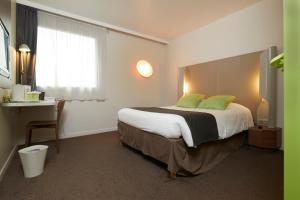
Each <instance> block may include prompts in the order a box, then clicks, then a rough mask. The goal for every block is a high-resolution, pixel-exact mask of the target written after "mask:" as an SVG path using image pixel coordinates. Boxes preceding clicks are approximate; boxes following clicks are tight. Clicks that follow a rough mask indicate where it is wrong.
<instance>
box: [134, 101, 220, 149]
mask: <svg viewBox="0 0 300 200" xmlns="http://www.w3.org/2000/svg"><path fill="white" fill-rule="evenodd" d="M132 109H135V110H141V111H146V112H157V113H166V114H175V115H179V116H182V117H183V118H184V119H185V121H186V123H187V125H188V126H189V128H190V130H191V134H192V138H193V142H194V146H198V145H200V144H203V143H205V142H210V141H215V140H217V139H218V138H219V133H218V127H217V121H216V119H215V117H214V116H213V115H212V114H209V113H204V112H191V111H182V110H171V109H166V108H158V107H133V108H132Z"/></svg>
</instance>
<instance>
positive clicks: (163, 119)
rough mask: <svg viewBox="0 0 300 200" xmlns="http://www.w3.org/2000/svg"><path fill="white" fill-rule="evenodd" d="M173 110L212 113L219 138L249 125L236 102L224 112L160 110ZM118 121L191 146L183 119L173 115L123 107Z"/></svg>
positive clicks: (246, 111) (247, 113) (248, 116)
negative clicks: (182, 141) (180, 139)
mask: <svg viewBox="0 0 300 200" xmlns="http://www.w3.org/2000/svg"><path fill="white" fill-rule="evenodd" d="M163 108H166V109H173V110H186V111H194V112H205V113H210V114H212V115H213V116H214V117H215V118H216V121H217V126H218V132H219V138H220V139H224V138H228V137H230V136H232V135H234V134H237V133H240V132H242V131H244V130H247V129H248V128H249V127H252V126H253V118H252V115H251V111H250V110H249V109H248V108H246V107H244V106H242V105H240V104H237V103H231V104H229V106H228V107H227V108H226V110H211V109H199V108H181V107H176V106H168V107H163ZM118 117H119V120H120V121H122V122H124V123H126V124H129V125H131V126H134V127H136V128H139V129H142V130H144V131H148V132H152V133H155V134H158V135H161V136H164V137H166V138H180V137H181V136H182V138H183V139H184V141H185V142H186V144H187V145H188V146H189V147H193V146H194V143H193V139H192V135H191V131H190V129H189V127H188V125H187V123H186V121H185V119H184V118H183V117H181V116H179V115H175V114H165V113H155V112H146V111H140V110H134V109H130V108H123V109H121V110H120V111H119V112H118Z"/></svg>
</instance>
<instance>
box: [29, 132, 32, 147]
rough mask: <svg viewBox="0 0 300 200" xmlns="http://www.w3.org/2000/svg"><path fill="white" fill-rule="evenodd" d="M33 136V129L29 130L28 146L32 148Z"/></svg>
mask: <svg viewBox="0 0 300 200" xmlns="http://www.w3.org/2000/svg"><path fill="white" fill-rule="evenodd" d="M31 136H32V129H31V128H30V130H29V140H28V143H29V144H28V145H29V146H30V145H31Z"/></svg>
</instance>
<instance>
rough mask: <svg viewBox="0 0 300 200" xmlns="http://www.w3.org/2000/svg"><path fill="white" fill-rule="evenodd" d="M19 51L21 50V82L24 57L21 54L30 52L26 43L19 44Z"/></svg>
mask: <svg viewBox="0 0 300 200" xmlns="http://www.w3.org/2000/svg"><path fill="white" fill-rule="evenodd" d="M19 51H20V52H21V56H20V57H21V83H22V82H23V74H24V58H23V54H25V53H28V52H30V48H29V47H28V45H27V44H21V45H20V46H19Z"/></svg>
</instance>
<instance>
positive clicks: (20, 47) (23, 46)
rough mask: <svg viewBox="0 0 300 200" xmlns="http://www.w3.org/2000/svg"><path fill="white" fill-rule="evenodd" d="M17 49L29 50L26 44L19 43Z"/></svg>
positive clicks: (21, 50)
mask: <svg viewBox="0 0 300 200" xmlns="http://www.w3.org/2000/svg"><path fill="white" fill-rule="evenodd" d="M19 51H20V52H30V48H29V47H28V46H27V44H21V45H20V46H19Z"/></svg>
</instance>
